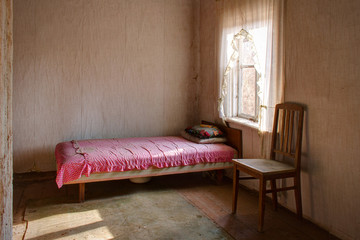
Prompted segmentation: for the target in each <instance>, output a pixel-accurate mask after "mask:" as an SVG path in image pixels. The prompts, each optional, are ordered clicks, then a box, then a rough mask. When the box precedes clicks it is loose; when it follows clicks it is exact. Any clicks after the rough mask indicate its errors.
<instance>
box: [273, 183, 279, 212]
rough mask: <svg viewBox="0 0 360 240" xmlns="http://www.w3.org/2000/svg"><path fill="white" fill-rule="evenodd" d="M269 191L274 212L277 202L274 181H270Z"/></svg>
mask: <svg viewBox="0 0 360 240" xmlns="http://www.w3.org/2000/svg"><path fill="white" fill-rule="evenodd" d="M271 190H272V191H273V192H272V200H273V206H274V210H275V211H276V210H277V208H278V201H277V192H276V180H275V179H273V180H271Z"/></svg>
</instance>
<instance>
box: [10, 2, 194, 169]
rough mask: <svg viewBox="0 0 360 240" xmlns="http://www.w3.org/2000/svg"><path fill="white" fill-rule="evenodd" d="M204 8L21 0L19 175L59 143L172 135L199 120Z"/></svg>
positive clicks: (50, 159) (50, 156)
mask: <svg viewBox="0 0 360 240" xmlns="http://www.w3.org/2000/svg"><path fill="white" fill-rule="evenodd" d="M198 5H199V2H198V1H192V0H171V1H164V0H132V1H126V0H106V1H99V0H67V1H57V0H50V1H49V0H15V1H14V105H13V106H14V127H13V128H14V171H15V172H27V171H49V170H55V159H54V149H55V145H56V143H58V142H61V141H68V140H72V139H87V138H112V137H138V136H158V135H175V134H178V132H179V131H180V130H181V129H183V128H184V127H185V126H188V125H190V124H192V123H193V122H194V121H195V120H196V117H194V116H195V114H194V112H196V107H197V99H196V96H195V95H196V94H195V93H196V86H197V81H196V76H197V74H198V72H197V66H198V63H196V61H197V60H198V56H197V52H198V39H197V35H198V29H196V28H197V27H198V24H197V23H198V22H199V21H198V20H197V18H196V16H198V14H195V13H196V11H198V10H199V9H198Z"/></svg>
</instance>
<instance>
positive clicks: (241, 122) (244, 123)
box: [225, 117, 259, 130]
mask: <svg viewBox="0 0 360 240" xmlns="http://www.w3.org/2000/svg"><path fill="white" fill-rule="evenodd" d="M225 121H226V122H228V123H230V125H231V127H235V128H237V127H239V128H241V127H248V128H251V129H254V130H259V123H258V122H254V121H251V120H248V119H244V118H237V117H231V118H225Z"/></svg>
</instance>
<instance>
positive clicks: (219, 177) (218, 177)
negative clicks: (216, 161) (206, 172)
mask: <svg viewBox="0 0 360 240" xmlns="http://www.w3.org/2000/svg"><path fill="white" fill-rule="evenodd" d="M223 177H224V170H222V169H221V170H217V171H216V182H217V184H221V183H222V181H223Z"/></svg>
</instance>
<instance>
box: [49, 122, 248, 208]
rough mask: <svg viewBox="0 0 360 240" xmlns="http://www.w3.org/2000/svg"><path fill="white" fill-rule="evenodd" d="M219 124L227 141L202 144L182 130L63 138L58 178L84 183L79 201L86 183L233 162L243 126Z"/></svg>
mask: <svg viewBox="0 0 360 240" xmlns="http://www.w3.org/2000/svg"><path fill="white" fill-rule="evenodd" d="M202 123H206V124H211V123H208V122H205V121H202ZM218 127H219V128H220V129H221V131H223V132H224V133H225V134H226V139H227V142H226V144H223V143H215V144H198V143H194V142H192V141H189V140H186V139H185V138H183V137H180V136H165V137H142V138H123V139H91V140H78V141H75V140H73V141H70V142H62V143H59V144H58V145H57V146H56V149H55V156H56V162H57V177H56V183H57V185H58V187H59V188H60V187H62V186H63V185H67V184H79V201H80V202H83V201H84V200H85V183H90V182H98V181H109V180H120V179H140V178H145V177H153V176H161V175H169V174H181V173H190V172H201V171H211V170H223V169H226V168H231V167H232V166H233V164H232V162H231V160H232V159H233V158H236V157H241V156H242V135H241V131H240V130H237V129H232V128H228V127H222V126H218ZM221 172H222V171H218V173H219V176H220V177H219V178H221V176H222V175H221V174H220V173H221Z"/></svg>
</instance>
